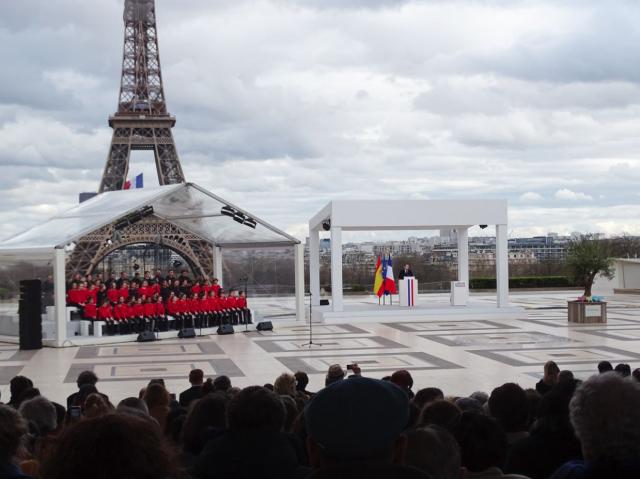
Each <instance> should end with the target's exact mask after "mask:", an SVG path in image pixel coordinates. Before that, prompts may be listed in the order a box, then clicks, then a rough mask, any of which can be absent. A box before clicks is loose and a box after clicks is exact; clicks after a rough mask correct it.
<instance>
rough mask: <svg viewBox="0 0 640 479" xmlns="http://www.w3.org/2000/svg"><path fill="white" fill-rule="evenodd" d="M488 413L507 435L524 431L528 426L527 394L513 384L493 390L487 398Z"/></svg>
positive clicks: (506, 384)
mask: <svg viewBox="0 0 640 479" xmlns="http://www.w3.org/2000/svg"><path fill="white" fill-rule="evenodd" d="M488 405H489V412H490V413H491V415H492V416H493V417H494V418H496V419H497V420H498V421H499V422H500V424H501V425H502V427H503V428H504V430H505V431H506V432H507V433H515V432H521V431H526V430H527V426H528V424H529V400H528V399H527V393H525V392H524V389H522V388H521V387H520V386H518V385H517V384H515V383H505V384H503V385H502V386H499V387H497V388H495V389H494V390H493V391H492V392H491V396H489V401H488Z"/></svg>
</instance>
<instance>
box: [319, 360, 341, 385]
mask: <svg viewBox="0 0 640 479" xmlns="http://www.w3.org/2000/svg"><path fill="white" fill-rule="evenodd" d="M344 376H345V373H344V369H342V366H340V365H339V364H332V365H331V366H329V369H328V370H327V377H326V378H325V380H324V385H325V386H328V385H329V384H333V383H335V382H337V381H342V380H343V379H344Z"/></svg>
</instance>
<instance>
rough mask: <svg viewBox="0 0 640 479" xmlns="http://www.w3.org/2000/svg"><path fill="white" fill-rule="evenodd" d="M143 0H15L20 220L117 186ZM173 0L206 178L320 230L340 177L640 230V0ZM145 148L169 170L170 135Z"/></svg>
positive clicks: (176, 70) (167, 1) (354, 187)
mask: <svg viewBox="0 0 640 479" xmlns="http://www.w3.org/2000/svg"><path fill="white" fill-rule="evenodd" d="M123 3H124V2H123V0H90V1H87V0H39V1H36V0H3V1H2V2H0V58H1V59H2V65H3V66H2V69H0V165H1V171H2V174H1V175H0V189H1V192H2V195H1V198H2V201H1V202H0V221H1V222H2V224H3V228H2V231H0V237H7V236H11V235H13V234H15V233H17V232H19V231H21V230H23V229H25V228H26V227H28V226H31V225H33V224H35V223H37V222H39V221H42V220H43V219H45V218H47V217H49V216H51V215H53V214H55V213H56V212H57V211H61V210H63V209H66V208H68V207H70V206H71V205H73V204H74V203H75V202H77V193H78V192H79V191H92V190H93V191H95V190H96V189H97V187H98V183H99V180H100V176H101V174H102V168H103V167H104V162H105V159H106V154H107V150H108V146H109V141H110V138H111V130H110V129H109V128H108V125H107V117H108V115H109V114H111V113H113V112H114V111H115V108H116V101H117V92H118V84H119V79H120V69H121V55H122V41H123V24H122V8H123ZM156 9H157V17H158V27H159V40H160V54H161V60H162V69H163V75H164V86H165V94H166V98H167V102H168V107H169V110H170V111H171V112H172V113H173V114H174V115H175V116H176V117H177V120H178V122H177V125H176V127H175V128H174V136H175V140H176V143H177V146H178V151H179V154H180V157H181V160H182V163H183V168H184V170H185V174H186V176H187V180H188V181H194V182H197V183H198V184H200V185H202V186H204V187H207V188H209V189H210V190H212V191H213V192H215V193H217V194H219V195H221V196H222V197H225V198H227V199H229V200H230V201H232V202H235V203H237V204H240V205H242V206H243V207H245V208H246V209H248V210H249V211H251V212H253V213H255V214H256V215H258V216H261V217H263V218H265V219H266V220H268V221H271V222H272V223H274V224H275V225H277V226H279V227H281V228H283V229H285V230H287V231H289V232H290V233H293V234H295V235H296V236H298V237H300V238H304V236H305V224H306V222H307V221H308V219H309V217H310V216H312V215H313V214H314V213H315V212H316V211H317V210H319V209H320V208H321V207H322V206H323V205H324V204H325V203H326V202H328V201H330V200H331V199H337V198H507V199H508V200H509V207H510V222H511V225H510V233H511V235H514V236H515V235H531V234H543V233H546V232H548V231H556V232H559V233H569V232H571V231H575V230H578V231H597V232H605V233H608V234H618V233H622V232H628V233H636V234H640V215H639V214H638V204H639V203H640V189H639V188H638V187H637V185H638V184H639V182H640V21H639V20H640V4H639V3H638V2H632V1H624V0H620V1H615V2H603V1H601V0H592V1H564V2H558V1H551V0H550V1H546V2H545V1H515V0H514V1H506V0H494V1H456V0H450V1H444V0H443V1H435V0H432V1H427V0H425V1H418V0H416V1H400V0H272V1H259V0H255V1H249V0H246V1H245V0H211V1H202V0H156ZM131 168H132V170H131V173H136V172H138V171H143V172H145V178H146V180H147V183H148V184H152V181H151V180H153V181H155V183H156V184H157V180H156V179H155V178H153V176H154V174H155V173H154V167H153V164H152V158H151V157H150V156H148V155H146V154H145V153H142V152H137V153H136V154H134V156H133V157H132V166H131ZM361 238H363V239H364V236H361Z"/></svg>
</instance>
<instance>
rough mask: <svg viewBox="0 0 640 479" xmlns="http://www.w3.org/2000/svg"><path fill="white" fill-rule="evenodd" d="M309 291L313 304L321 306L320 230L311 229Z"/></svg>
mask: <svg viewBox="0 0 640 479" xmlns="http://www.w3.org/2000/svg"><path fill="white" fill-rule="evenodd" d="M309 291H310V292H311V304H312V305H313V306H320V231H318V230H316V229H311V230H310V231H309Z"/></svg>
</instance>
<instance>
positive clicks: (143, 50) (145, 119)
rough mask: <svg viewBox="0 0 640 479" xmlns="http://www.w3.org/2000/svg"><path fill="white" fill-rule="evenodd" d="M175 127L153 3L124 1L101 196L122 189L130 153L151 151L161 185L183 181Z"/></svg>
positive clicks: (141, 0) (139, 0)
mask: <svg viewBox="0 0 640 479" xmlns="http://www.w3.org/2000/svg"><path fill="white" fill-rule="evenodd" d="M175 123H176V119H175V117H173V116H171V115H170V114H169V113H168V112H167V104H166V103H165V99H164V89H163V86H162V72H161V71H160V55H159V52H158V35H157V28H156V12H155V5H154V0H125V5H124V50H123V55H122V77H121V80H120V95H119V99H118V111H117V112H116V114H115V115H113V116H111V117H109V126H110V127H111V128H113V137H112V139H111V147H110V149H109V156H108V157H107V163H106V165H105V167H104V173H103V174H102V181H101V182H100V189H99V192H100V193H102V192H104V191H113V190H121V189H122V188H123V187H124V183H125V181H126V179H127V174H128V172H129V155H130V153H131V150H153V154H154V156H155V160H156V169H157V171H158V182H159V183H160V184H161V185H171V184H175V183H184V174H183V173H182V167H181V166H180V160H179V158H178V153H177V150H176V146H175V143H174V141H173V134H172V133H171V128H173V126H174V125H175Z"/></svg>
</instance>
